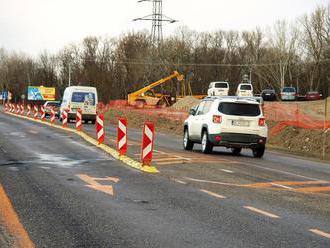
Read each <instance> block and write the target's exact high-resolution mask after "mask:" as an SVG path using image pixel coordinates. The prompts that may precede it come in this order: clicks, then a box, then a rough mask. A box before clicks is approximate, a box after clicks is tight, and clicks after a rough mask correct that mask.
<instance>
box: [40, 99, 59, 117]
mask: <svg viewBox="0 0 330 248" xmlns="http://www.w3.org/2000/svg"><path fill="white" fill-rule="evenodd" d="M60 106H61V102H59V101H47V102H45V104H44V108H45V114H46V116H50V114H51V113H50V112H51V109H52V108H53V109H54V111H55V116H56V117H59V116H60Z"/></svg>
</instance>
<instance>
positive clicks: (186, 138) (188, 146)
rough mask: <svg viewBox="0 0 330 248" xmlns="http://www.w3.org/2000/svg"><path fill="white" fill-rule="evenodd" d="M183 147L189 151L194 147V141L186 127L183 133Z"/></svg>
mask: <svg viewBox="0 0 330 248" xmlns="http://www.w3.org/2000/svg"><path fill="white" fill-rule="evenodd" d="M183 148H184V149H185V150H187V151H191V150H192V149H193V148H194V142H192V141H191V140H190V139H189V132H188V128H185V129H184V133H183Z"/></svg>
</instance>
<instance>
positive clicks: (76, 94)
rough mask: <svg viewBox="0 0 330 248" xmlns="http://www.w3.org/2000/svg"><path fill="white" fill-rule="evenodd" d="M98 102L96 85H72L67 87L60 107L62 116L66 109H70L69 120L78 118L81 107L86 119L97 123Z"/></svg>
mask: <svg viewBox="0 0 330 248" xmlns="http://www.w3.org/2000/svg"><path fill="white" fill-rule="evenodd" d="M97 104H98V98H97V91H96V88H95V87H85V86H71V87H67V88H66V89H65V91H64V94H63V100H62V103H61V108H60V118H62V113H63V111H64V109H69V115H68V121H69V122H70V120H75V119H76V113H77V110H78V109H79V108H80V109H81V110H82V114H83V120H84V121H86V122H87V121H91V122H92V123H95V120H96V106H97Z"/></svg>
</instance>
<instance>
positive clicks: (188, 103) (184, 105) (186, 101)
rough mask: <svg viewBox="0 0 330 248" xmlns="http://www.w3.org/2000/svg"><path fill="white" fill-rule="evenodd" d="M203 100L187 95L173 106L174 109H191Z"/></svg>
mask: <svg viewBox="0 0 330 248" xmlns="http://www.w3.org/2000/svg"><path fill="white" fill-rule="evenodd" d="M200 102H201V101H200V100H198V99H196V98H195V97H193V96H186V97H184V98H182V99H181V100H179V101H178V102H176V103H175V104H174V105H173V106H172V107H171V108H174V109H190V108H192V107H193V106H195V105H198V104H199V103H200Z"/></svg>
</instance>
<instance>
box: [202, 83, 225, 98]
mask: <svg viewBox="0 0 330 248" xmlns="http://www.w3.org/2000/svg"><path fill="white" fill-rule="evenodd" d="M228 92H229V83H227V82H212V83H210V85H209V89H208V91H207V94H208V96H228Z"/></svg>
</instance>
